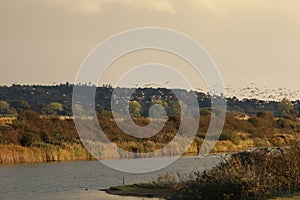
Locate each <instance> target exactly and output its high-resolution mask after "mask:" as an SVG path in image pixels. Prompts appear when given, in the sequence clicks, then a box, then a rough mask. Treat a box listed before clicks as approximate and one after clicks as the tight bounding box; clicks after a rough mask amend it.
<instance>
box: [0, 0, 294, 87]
mask: <svg viewBox="0 0 300 200" xmlns="http://www.w3.org/2000/svg"><path fill="white" fill-rule="evenodd" d="M0 27H1V31H0V69H1V73H0V85H10V84H13V83H20V84H53V83H64V82H66V81H68V82H71V83H72V82H74V80H75V78H76V74H77V72H78V70H79V68H80V65H81V64H82V62H83V60H84V59H85V58H86V56H87V55H88V54H89V52H91V51H92V49H93V48H94V47H95V46H96V45H98V44H99V43H100V42H102V41H104V40H105V39H106V38H108V37H110V36H112V35H115V34H118V33H120V32H122V31H126V30H129V29H133V28H140V27H162V28H169V29H173V30H176V31H179V32H182V33H184V34H186V35H188V36H190V37H192V38H193V39H195V40H196V41H197V42H199V43H200V44H201V45H202V46H203V47H204V48H205V49H206V51H207V52H208V53H209V55H210V56H211V58H212V59H213V60H214V62H215V63H216V65H217V66H218V68H219V71H220V73H221V75H222V77H223V80H224V84H225V87H230V88H238V87H240V88H242V87H247V86H249V85H251V84H252V85H255V87H259V88H269V89H276V88H287V89H289V90H298V88H299V86H298V85H299V83H300V79H299V77H298V76H299V74H300V59H299V57H300V56H299V52H300V1H298V0H243V1H240V0H188V1H183V0H143V1H142V0H85V1H82V0H26V1H18V0H1V1H0ZM130 56H131V57H130ZM129 58H130V59H129ZM129 58H127V59H126V58H124V60H123V62H121V60H119V61H118V62H116V63H114V64H113V65H114V66H112V68H111V69H110V74H109V73H108V72H107V73H108V74H106V75H105V76H104V77H103V81H104V82H106V81H107V82H108V81H114V82H115V81H116V80H117V79H118V78H117V74H119V75H121V73H120V72H121V71H122V70H123V71H124V69H125V71H126V70H127V68H126V67H125V66H126V65H129V64H139V63H143V62H144V63H145V62H150V61H151V59H152V60H155V61H157V62H158V61H159V62H169V64H170V65H178V66H179V67H178V69H179V70H180V69H181V70H182V71H185V72H186V73H190V74H193V73H192V71H189V70H187V68H189V67H188V66H185V64H183V63H182V61H177V60H178V59H176V58H174V55H173V58H171V57H170V55H165V53H162V55H160V54H159V52H147V51H145V52H139V53H135V55H134V53H133V55H129ZM149 58H151V59H149ZM189 79H190V81H191V82H193V84H195V85H197V84H198V82H199V85H198V87H201V86H202V85H201V84H202V83H203V81H201V80H198V79H197V78H195V77H193V76H192V75H190V77H189ZM166 81H172V78H170V80H169V79H166Z"/></svg>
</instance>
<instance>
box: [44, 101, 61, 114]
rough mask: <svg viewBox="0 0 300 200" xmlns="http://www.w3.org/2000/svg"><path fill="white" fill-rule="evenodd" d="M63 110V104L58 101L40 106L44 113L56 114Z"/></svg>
mask: <svg viewBox="0 0 300 200" xmlns="http://www.w3.org/2000/svg"><path fill="white" fill-rule="evenodd" d="M62 111H63V105H62V104H61V103H58V102H51V103H49V104H46V105H44V106H43V107H42V113H43V114H46V115H57V114H59V113H61V112H62Z"/></svg>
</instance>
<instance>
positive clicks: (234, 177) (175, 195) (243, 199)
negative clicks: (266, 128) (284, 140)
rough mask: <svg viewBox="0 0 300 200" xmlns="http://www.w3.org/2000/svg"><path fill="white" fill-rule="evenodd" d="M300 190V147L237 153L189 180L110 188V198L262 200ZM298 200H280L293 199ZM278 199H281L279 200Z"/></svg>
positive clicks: (167, 179) (161, 180)
mask: <svg viewBox="0 0 300 200" xmlns="http://www.w3.org/2000/svg"><path fill="white" fill-rule="evenodd" d="M299 190H300V146H299V144H294V145H291V146H290V147H288V148H273V149H267V148H263V149H257V150H255V151H253V152H240V153H236V154H234V155H233V156H232V157H231V158H229V159H225V160H224V162H222V163H221V164H220V165H219V166H217V167H215V168H213V169H211V170H209V171H203V172H194V173H192V174H191V175H190V176H188V178H184V179H183V178H182V177H179V178H178V177H175V176H172V175H168V174H165V175H163V176H162V177H160V178H159V179H158V181H157V182H153V183H149V184H135V185H132V186H121V187H113V188H110V189H109V190H107V192H108V193H110V194H117V195H134V196H135V195H137V196H149V195H150V196H151V197H162V195H161V194H162V193H163V192H164V191H167V193H166V196H165V198H168V199H203V200H223V199H225V200H263V199H272V198H275V197H278V196H282V195H287V194H292V193H295V192H297V191H299ZM293 197H297V198H298V196H291V197H283V198H281V199H284V198H287V199H288V198H293ZM279 199H280V198H279Z"/></svg>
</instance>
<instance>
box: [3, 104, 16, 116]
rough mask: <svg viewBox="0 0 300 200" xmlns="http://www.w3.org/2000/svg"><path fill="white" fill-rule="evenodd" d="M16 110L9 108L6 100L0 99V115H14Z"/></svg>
mask: <svg viewBox="0 0 300 200" xmlns="http://www.w3.org/2000/svg"><path fill="white" fill-rule="evenodd" d="M16 113H17V112H16V110H15V109H14V108H11V107H10V105H9V104H8V103H7V102H6V101H0V114H1V115H14V114H16Z"/></svg>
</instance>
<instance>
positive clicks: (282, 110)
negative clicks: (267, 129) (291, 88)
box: [278, 98, 297, 117]
mask: <svg viewBox="0 0 300 200" xmlns="http://www.w3.org/2000/svg"><path fill="white" fill-rule="evenodd" d="M278 112H279V113H278V114H279V116H282V117H286V116H288V115H297V109H296V108H295V106H294V105H293V103H292V102H291V101H290V100H288V99H287V98H284V99H282V100H281V101H280V102H279V103H278Z"/></svg>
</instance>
